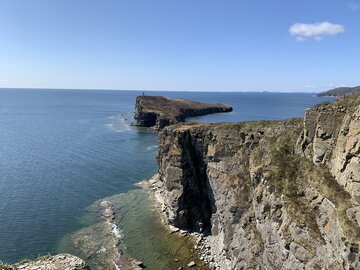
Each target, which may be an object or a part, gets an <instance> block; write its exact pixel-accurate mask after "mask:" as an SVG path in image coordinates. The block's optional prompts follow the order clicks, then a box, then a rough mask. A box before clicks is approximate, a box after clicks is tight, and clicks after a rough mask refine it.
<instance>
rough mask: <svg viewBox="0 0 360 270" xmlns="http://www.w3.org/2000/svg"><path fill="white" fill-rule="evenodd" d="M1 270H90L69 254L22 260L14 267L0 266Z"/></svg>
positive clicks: (83, 262) (81, 261)
mask: <svg viewBox="0 0 360 270" xmlns="http://www.w3.org/2000/svg"><path fill="white" fill-rule="evenodd" d="M0 269H2V270H90V268H89V267H88V265H87V264H86V263H85V261H83V260H82V259H80V258H78V257H76V256H73V255H70V254H66V253H64V254H58V255H55V256H43V257H40V258H38V259H36V260H34V261H28V260H23V261H22V262H19V263H17V264H14V265H3V266H2V265H0Z"/></svg>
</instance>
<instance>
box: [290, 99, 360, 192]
mask: <svg viewBox="0 0 360 270" xmlns="http://www.w3.org/2000/svg"><path fill="white" fill-rule="evenodd" d="M359 104H360V97H357V98H350V99H344V100H341V101H339V102H336V103H334V104H321V105H318V106H316V107H314V108H312V109H309V110H307V112H306V114H305V120H304V130H303V132H302V134H301V136H300V138H299V142H298V148H297V152H298V153H300V154H302V155H304V156H305V157H307V158H309V159H312V160H313V162H314V163H315V164H324V165H326V166H327V167H328V168H329V169H330V171H331V173H332V174H333V176H334V177H335V179H336V180H337V181H338V183H340V184H341V185H342V186H343V187H344V188H345V189H346V190H347V191H348V192H349V193H350V194H351V195H352V196H353V197H354V198H355V197H359V196H360V106H359Z"/></svg>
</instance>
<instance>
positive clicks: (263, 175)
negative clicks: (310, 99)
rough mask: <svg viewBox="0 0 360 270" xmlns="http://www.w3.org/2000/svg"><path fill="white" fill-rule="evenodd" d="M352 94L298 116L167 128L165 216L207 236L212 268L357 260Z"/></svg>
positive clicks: (162, 189) (162, 173) (161, 188)
mask: <svg viewBox="0 0 360 270" xmlns="http://www.w3.org/2000/svg"><path fill="white" fill-rule="evenodd" d="M357 102H358V101H356V100H355V101H354V100H352V101H351V102H350V103H348V102H345V101H341V102H338V103H336V104H327V105H321V106H317V107H315V108H313V109H311V110H308V111H307V113H306V117H305V124H303V121H302V119H299V120H296V119H294V120H289V121H266V122H249V123H237V124H182V125H180V124H179V125H175V126H171V127H167V128H165V129H164V130H163V132H162V134H161V139H160V148H159V155H158V161H159V175H158V182H157V184H158V193H159V194H158V195H157V196H158V197H160V198H161V199H159V200H160V201H161V202H162V204H163V205H162V209H163V211H164V214H165V216H166V219H167V222H168V223H169V224H171V225H173V226H176V227H179V228H181V229H186V230H189V231H193V232H202V233H203V234H204V235H206V237H205V238H204V239H203V240H201V239H200V240H199V241H198V247H199V248H200V250H201V251H202V252H203V253H204V254H203V257H204V259H205V260H207V261H210V262H211V267H212V268H214V269H339V270H340V269H349V270H350V269H360V263H359V246H358V242H359V241H360V228H359V225H360V222H359V220H358V218H359V217H360V212H359V210H360V207H359V204H358V203H357V197H356V196H355V193H356V192H355V193H354V191H356V185H355V183H357V179H358V177H359V174H360V170H359V167H358V166H359V160H358V158H359V145H358V142H359V137H358V136H359V107H358V103H357ZM303 125H305V127H303ZM300 133H301V134H302V135H301V136H300V139H299V140H298V141H297V138H298V137H299V134H300ZM344 182H346V183H348V184H347V186H346V185H344V184H343V183H344ZM350 182H353V184H351V185H350V184H349V183H350Z"/></svg>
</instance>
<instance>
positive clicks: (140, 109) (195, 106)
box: [135, 96, 232, 130]
mask: <svg viewBox="0 0 360 270" xmlns="http://www.w3.org/2000/svg"><path fill="white" fill-rule="evenodd" d="M230 111H232V107H230V106H227V105H224V104H207V103H200V102H194V101H190V100H185V99H169V98H166V97H161V96H138V97H137V98H136V104H135V119H136V125H138V126H144V127H153V128H154V129H155V130H160V129H163V128H164V127H165V126H169V125H173V124H176V123H179V122H184V121H185V118H187V117H194V116H200V115H205V114H211V113H219V112H230Z"/></svg>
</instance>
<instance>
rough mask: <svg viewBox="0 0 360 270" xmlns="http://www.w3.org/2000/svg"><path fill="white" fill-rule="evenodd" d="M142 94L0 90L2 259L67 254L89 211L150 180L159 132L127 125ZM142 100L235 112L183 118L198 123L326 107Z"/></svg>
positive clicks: (258, 100) (225, 99)
mask: <svg viewBox="0 0 360 270" xmlns="http://www.w3.org/2000/svg"><path fill="white" fill-rule="evenodd" d="M140 94H142V92H137V91H101V90H99V91H95V90H36V89H0V134H1V136H0V261H4V262H8V263H13V262H16V261H18V260H20V259H22V258H34V257H37V256H39V255H44V254H47V253H48V252H50V253H56V252H59V251H66V250H65V248H64V246H63V245H60V244H59V243H61V241H63V239H64V236H65V235H69V234H70V233H71V232H75V231H77V230H79V229H81V228H82V227H83V226H84V222H83V220H81V217H83V216H84V213H85V212H86V209H87V208H88V207H89V206H90V205H92V204H93V203H94V202H95V201H97V200H99V199H101V198H104V197H109V196H113V195H115V194H119V193H126V192H128V191H130V190H133V189H137V187H136V186H135V185H134V183H137V182H139V181H141V180H143V179H146V178H149V177H151V176H152V175H153V174H155V173H156V170H157V164H156V153H157V144H158V134H157V133H156V132H151V131H147V130H144V129H142V128H136V127H132V126H131V125H130V124H131V122H132V121H133V111H134V103H135V97H136V96H137V95H140ZM145 94H146V95H165V96H168V97H181V98H188V99H192V100H197V101H203V102H211V103H218V102H219V103H228V104H231V105H232V106H233V107H234V111H233V112H231V113H224V114H214V115H207V116H203V117H197V118H195V119H191V120H196V121H204V122H237V121H245V120H264V119H285V118H290V117H301V116H302V115H303V114H304V109H306V108H308V107H311V106H313V105H315V104H317V103H320V102H323V101H331V100H332V99H329V98H318V97H315V96H313V95H312V94H299V93H296V94H284V93H282V94H275V93H204V92H146V93H145ZM129 211H131V209H129ZM134 219H136V218H134ZM139 220H141V219H139ZM124 239H126V235H125V236H124ZM128 241H130V242H131V240H128ZM125 244H126V241H125ZM129 247H131V244H130V245H129ZM129 249H130V248H129ZM159 250H160V249H159ZM130 253H131V254H132V255H133V254H134V253H136V250H133V251H130ZM147 256H148V257H149V256H150V257H151V255H147ZM156 256H157V257H158V258H161V257H162V256H161V254H160V255H159V251H158V253H157V254H156ZM164 256H166V255H164Z"/></svg>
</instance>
